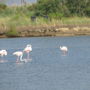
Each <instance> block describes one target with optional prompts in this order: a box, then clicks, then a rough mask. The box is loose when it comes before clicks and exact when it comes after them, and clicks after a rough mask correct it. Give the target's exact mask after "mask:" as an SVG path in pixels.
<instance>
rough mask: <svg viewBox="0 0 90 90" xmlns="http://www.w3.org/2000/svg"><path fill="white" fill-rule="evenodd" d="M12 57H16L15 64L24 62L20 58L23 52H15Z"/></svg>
mask: <svg viewBox="0 0 90 90" xmlns="http://www.w3.org/2000/svg"><path fill="white" fill-rule="evenodd" d="M13 55H16V56H17V61H16V62H17V63H18V62H20V61H24V60H23V59H22V57H23V52H22V51H16V52H14V53H13Z"/></svg>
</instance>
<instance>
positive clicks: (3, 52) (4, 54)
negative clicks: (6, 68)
mask: <svg viewBox="0 0 90 90" xmlns="http://www.w3.org/2000/svg"><path fill="white" fill-rule="evenodd" d="M6 55H7V51H6V50H0V56H1V57H2V58H3V57H4V56H6ZM1 62H3V60H2V61H1Z"/></svg>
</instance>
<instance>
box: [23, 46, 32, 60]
mask: <svg viewBox="0 0 90 90" xmlns="http://www.w3.org/2000/svg"><path fill="white" fill-rule="evenodd" d="M23 51H24V52H26V53H27V60H29V52H31V51H32V45H31V44H28V45H27V46H26V47H25V49H24V50H23Z"/></svg>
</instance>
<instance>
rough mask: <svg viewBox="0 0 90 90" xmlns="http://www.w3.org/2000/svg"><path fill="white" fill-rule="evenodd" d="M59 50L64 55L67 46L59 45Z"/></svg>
mask: <svg viewBox="0 0 90 90" xmlns="http://www.w3.org/2000/svg"><path fill="white" fill-rule="evenodd" d="M60 50H61V51H62V53H63V54H64V55H66V53H67V52H68V48H67V47H66V46H60Z"/></svg>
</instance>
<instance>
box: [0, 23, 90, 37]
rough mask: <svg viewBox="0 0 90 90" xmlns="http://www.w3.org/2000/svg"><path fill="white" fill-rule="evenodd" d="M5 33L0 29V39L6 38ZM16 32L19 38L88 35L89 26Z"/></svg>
mask: <svg viewBox="0 0 90 90" xmlns="http://www.w3.org/2000/svg"><path fill="white" fill-rule="evenodd" d="M7 31H8V30H4V29H0V37H1V38H2V37H7V35H6V32H7ZM16 31H17V32H18V33H19V34H18V36H19V37H39V36H77V35H90V25H59V26H24V27H17V28H16ZM10 37H12V36H10Z"/></svg>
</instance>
